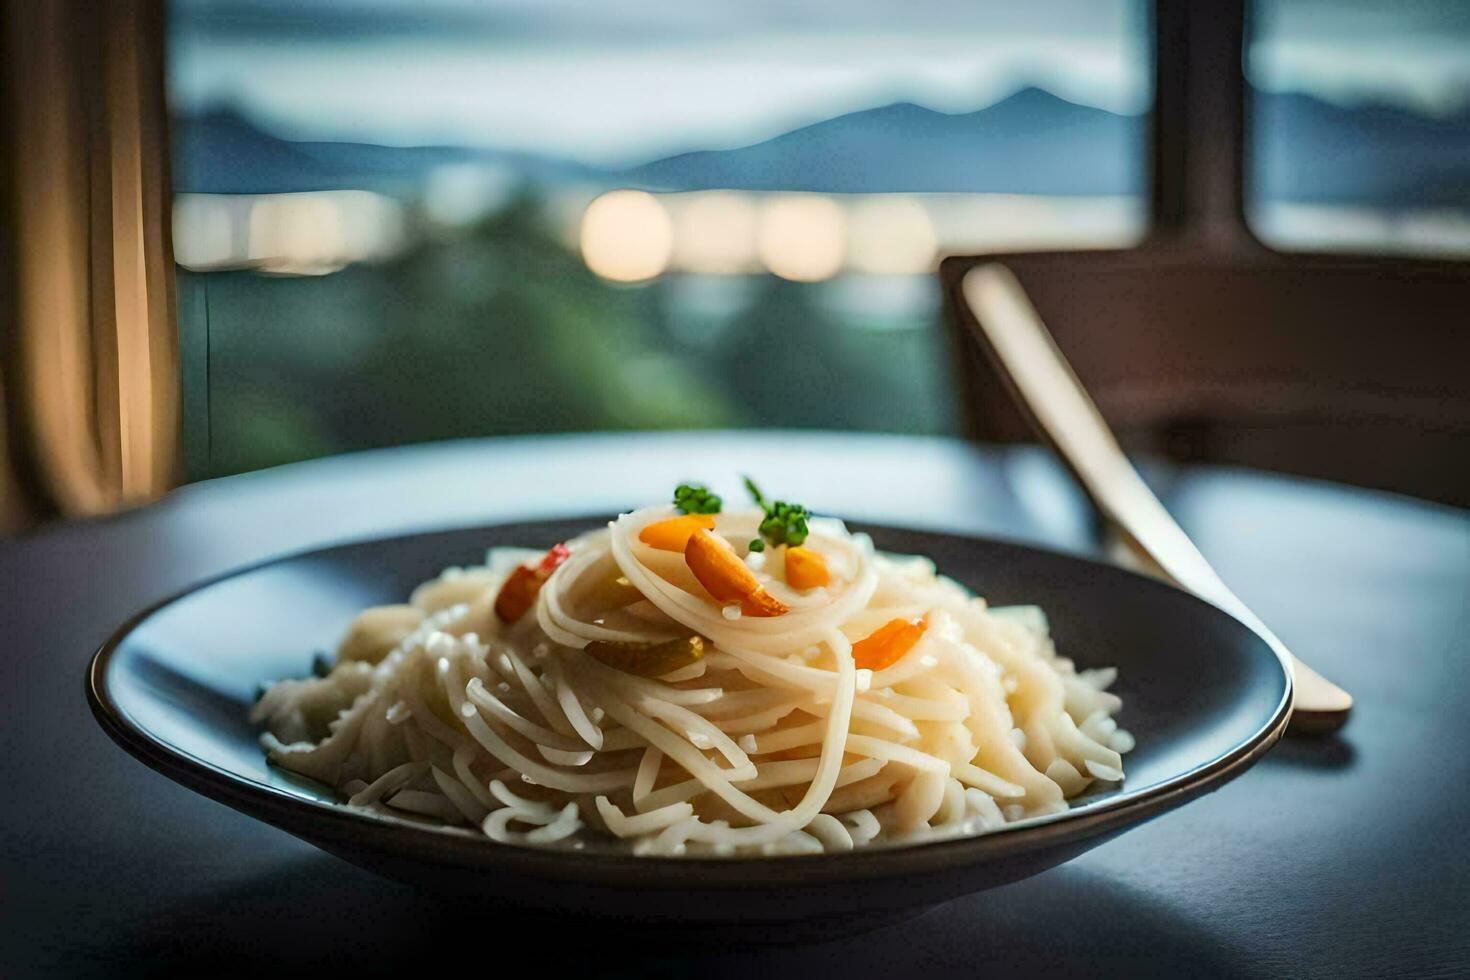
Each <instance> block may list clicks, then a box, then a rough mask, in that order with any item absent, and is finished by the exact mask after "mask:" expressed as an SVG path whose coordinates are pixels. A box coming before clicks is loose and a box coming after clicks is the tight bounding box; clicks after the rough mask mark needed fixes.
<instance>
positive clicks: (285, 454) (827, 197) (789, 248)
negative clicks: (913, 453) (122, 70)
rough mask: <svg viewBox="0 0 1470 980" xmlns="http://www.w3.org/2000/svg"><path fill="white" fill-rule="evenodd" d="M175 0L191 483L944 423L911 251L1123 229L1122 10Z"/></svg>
mask: <svg viewBox="0 0 1470 980" xmlns="http://www.w3.org/2000/svg"><path fill="white" fill-rule="evenodd" d="M171 9H172V21H171V29H170V41H171V54H170V64H169V87H170V99H171V106H172V112H173V127H174V129H173V133H174V143H175V148H174V182H175V188H176V191H177V197H176V204H175V251H176V255H177V258H178V261H179V263H180V266H181V270H180V299H181V302H180V310H181V326H182V329H183V331H184V337H183V343H184V356H185V363H186V365H188V366H189V367H188V370H189V371H190V378H189V382H188V389H187V392H186V398H187V400H188V405H187V408H186V413H187V416H188V433H187V436H188V447H189V454H190V460H191V464H192V469H193V472H194V473H195V474H196V475H214V474H219V473H226V472H235V471H239V470H244V469H251V468H255V467H260V466H265V465H270V464H272V463H277V462H283V461H287V460H292V459H300V458H304V457H309V456H315V455H321V454H326V453H332V452H337V451H342V450H347V449H357V448H364V447H370V446H380V445H391V444H397V443H404V442H411V441H419V440H426V439H441V438H450V437H459V436H475V435H487V434H499V433H519V432H547V431H576V430H594V429H624V428H668V427H680V428H687V427H715V426H801V427H818V428H839V429H864V430H878V431H902V432H917V433H949V432H952V431H954V430H955V428H956V426H957V414H958V412H957V408H956V398H955V396H954V392H953V386H952V379H951V377H950V373H949V367H948V366H947V364H946V360H945V357H944V354H943V345H942V337H941V334H940V331H939V326H938V315H939V312H938V306H939V298H938V293H937V286H936V283H935V280H934V277H933V270H934V268H935V266H936V263H937V261H938V257H939V256H941V255H943V254H945V253H947V252H973V251H982V250H1003V249H1015V248H1031V247H1087V246H1096V245H1113V244H1126V243H1128V242H1130V241H1132V240H1134V239H1135V238H1136V237H1137V236H1138V235H1139V234H1140V233H1141V231H1142V228H1143V223H1144V203H1143V201H1144V196H1143V195H1142V193H1141V190H1142V184H1143V180H1144V165H1143V159H1144V133H1145V127H1144V126H1143V123H1142V118H1143V117H1142V113H1144V112H1145V111H1146V109H1147V106H1148V104H1149V101H1150V92H1149V84H1150V83H1149V59H1148V57H1147V55H1146V42H1145V27H1146V10H1145V9H1143V6H1142V4H1141V3H1139V2H1133V0H1107V2H1097V0H1044V2H1035V3H1030V4H1024V5H1017V4H1011V3H1002V2H978V3H973V4H953V3H948V2H946V3H942V4H941V3H938V2H929V0H918V2H912V0H911V2H908V3H904V4H882V5H880V4H857V5H854V4H851V3H845V2H839V0H812V2H804V3H787V4H770V5H764V4H763V5H742V4H723V3H711V2H688V3H682V4H678V5H669V4H652V3H646V2H628V3H621V4H606V3H592V2H571V0H555V2H535V3H533V2H530V0H494V2H488V3H467V2H453V0H436V2H432V3H424V2H411V0H380V2H376V3H373V4H358V5H352V6H348V7H344V6H342V5H338V4H334V3H328V2H325V0H318V2H311V0H271V2H262V0H257V2H247V0H225V2H204V0H194V2H178V3H175V4H174V5H173V6H172V8H171Z"/></svg>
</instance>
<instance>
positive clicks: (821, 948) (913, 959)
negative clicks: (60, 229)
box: [0, 433, 1470, 980]
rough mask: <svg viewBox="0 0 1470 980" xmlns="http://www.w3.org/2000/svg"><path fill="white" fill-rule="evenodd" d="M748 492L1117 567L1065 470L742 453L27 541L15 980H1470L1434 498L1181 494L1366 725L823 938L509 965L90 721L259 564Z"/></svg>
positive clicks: (472, 461)
mask: <svg viewBox="0 0 1470 980" xmlns="http://www.w3.org/2000/svg"><path fill="white" fill-rule="evenodd" d="M737 470H740V471H750V472H752V473H753V474H754V475H756V476H758V477H765V478H766V480H767V482H768V483H769V484H770V485H771V486H773V487H774V486H776V485H779V486H780V488H781V492H782V493H783V495H787V496H789V497H792V498H796V499H800V500H803V501H807V502H809V503H811V504H813V505H815V506H817V507H818V508H820V509H822V510H826V511H828V512H832V513H838V514H841V515H843V516H846V517H851V518H859V519H866V520H871V521H880V522H887V523H892V524H899V525H908V526H913V527H926V528H940V529H946V530H958V531H966V532H975V533H983V534H988V535H994V536H1000V537H1007V538H1012V539H1020V540H1025V541H1030V542H1035V543H1039V544H1042V545H1046V546H1049V547H1052V548H1059V549H1064V550H1070V551H1079V552H1090V551H1094V550H1095V544H1094V540H1093V529H1092V524H1091V522H1090V520H1089V518H1088V516H1087V512H1086V510H1085V508H1084V507H1083V506H1082V502H1081V501H1080V500H1079V498H1078V497H1077V495H1076V493H1075V491H1074V490H1073V489H1072V488H1071V486H1070V485H1069V484H1068V483H1067V481H1066V479H1065V478H1064V477H1063V475H1062V474H1061V472H1060V470H1059V469H1058V468H1057V466H1056V465H1055V464H1054V463H1053V462H1052V461H1051V460H1050V459H1048V458H1047V457H1046V456H1044V455H1043V454H1042V453H1040V452H1039V451H1037V450H1011V451H1000V450H984V449H975V448H973V447H968V446H964V445H961V444H958V443H951V442H946V441H939V440H918V439H907V438H894V437H879V436H855V435H816V434H783V435H772V434H762V435H750V434H733V433H732V434H669V435H640V436H589V437H567V438H555V439H517V440H497V441H484V442H466V443H452V444H444V445H437V446H428V447H418V448H412V449H403V450H392V451H385V452H379V453H369V454H363V455H357V456H349V457H341V458H337V459H332V460H325V461H321V462H315V463H309V464H301V465H297V466H292V467H286V468H282V469H278V470H272V471H267V472H262V473H256V474H250V475H246V476H240V477H233V478H229V479H225V480H218V481H213V482H210V483H205V484H199V485H195V486H191V487H187V488H185V489H183V490H180V491H178V492H177V493H175V494H174V495H173V496H172V497H171V498H169V499H168V500H166V501H164V502H163V503H161V504H159V505H156V506H154V507H151V508H148V509H146V510H143V511H138V512H135V513H131V514H126V515H123V516H120V517H115V518H110V519H105V520H97V521H85V522H76V523H71V524H65V525H61V526H57V527H53V528H50V529H46V530H43V531H41V532H37V533H32V534H30V535H27V536H24V537H21V538H19V539H17V540H13V541H9V542H4V543H0V586H3V594H0V626H3V633H0V636H3V640H0V651H3V652H0V670H3V671H4V675H3V692H4V696H5V697H4V721H3V723H0V738H3V742H4V752H3V753H0V773H3V786H4V787H5V789H6V790H7V796H8V798H7V800H6V804H5V805H4V807H3V808H0V821H3V828H4V832H3V838H0V839H3V846H4V872H3V885H0V887H3V903H4V904H3V907H4V912H3V922H0V974H3V975H5V976H30V975H50V976H57V975H62V976H66V975H78V974H83V975H85V974H106V975H118V974H122V973H126V972H131V971H138V972H147V973H150V974H159V973H172V972H174V971H176V970H183V969H188V970H190V971H191V972H192V971H195V970H197V971H199V972H200V973H203V971H205V970H209V971H210V972H241V973H245V972H250V973H255V974H257V975H269V974H268V973H265V972H263V971H268V970H272V969H275V970H279V969H280V968H281V967H286V966H290V965H293V964H295V965H307V964H310V965H319V966H322V967H327V968H329V969H331V970H332V971H333V972H334V974H336V975H343V974H345V973H346V971H348V970H357V969H359V968H363V967H366V968H368V969H369V970H372V971H375V972H376V971H387V970H390V969H396V970H401V968H403V967H407V968H408V969H410V970H414V971H415V972H414V973H413V974H412V975H424V973H423V968H424V967H426V966H428V965H429V964H431V963H432V964H436V965H437V964H444V965H448V961H447V960H445V957H447V956H452V955H456V954H459V953H464V952H469V953H476V952H480V953H483V954H484V955H485V956H486V958H487V961H489V962H494V960H491V959H490V957H491V956H492V954H491V950H492V949H495V950H496V951H497V952H498V951H504V950H510V949H519V950H525V951H530V952H531V953H532V955H533V956H534V957H535V960H533V962H536V963H538V968H537V969H538V973H539V972H540V969H542V968H543V967H540V966H539V964H540V963H544V965H545V967H547V968H551V969H552V972H551V973H549V974H545V975H548V976H552V975H558V974H560V973H561V972H562V969H558V968H564V969H566V970H568V971H569V970H573V969H575V970H578V971H587V972H588V974H589V975H596V976H609V975H623V974H636V975H642V976H646V975H687V974H690V973H693V972H695V971H698V972H699V973H700V974H701V975H703V976H706V977H717V976H731V977H740V978H742V980H749V978H751V977H753V976H759V977H762V978H766V977H772V976H785V975H788V974H789V975H793V976H813V975H818V976H820V975H843V976H848V977H865V976H874V975H884V976H888V977H907V976H926V977H947V976H978V975H983V974H991V975H1004V976H1012V975H1019V976H1040V975H1048V976H1061V975H1083V974H1086V975H1108V976H1140V975H1160V976H1172V975H1180V974H1183V973H1186V972H1187V973H1192V974H1196V975H1200V974H1203V975H1217V974H1228V975H1236V976H1261V977H1278V976H1334V977H1347V976H1367V975H1383V976H1467V975H1470V847H1467V844H1466V834H1467V832H1470V805H1467V800H1470V790H1467V785H1470V761H1467V752H1466V742H1467V737H1470V721H1467V717H1470V716H1467V712H1466V705H1467V702H1470V649H1467V644H1466V641H1465V637H1466V633H1467V627H1470V615H1467V605H1470V515H1467V513H1466V512H1463V511H1454V510H1448V509H1445V508H1442V507H1438V506H1434V505H1431V504H1426V503H1422V502H1418V501H1414V500H1409V499H1405V498H1402V497H1394V496H1389V495H1384V494H1376V493H1369V492H1365V491H1360V490H1354V489H1349V488H1345V487H1338V486H1331V485H1326V484H1320V483H1311V482H1306V481H1298V480H1291V479H1286V478H1283V477H1277V476H1267V475H1264V474H1258V473H1248V472H1241V471H1233V470H1219V469H1209V468H1186V469H1182V470H1180V469H1156V470H1154V471H1153V472H1152V474H1151V479H1152V480H1153V481H1154V482H1155V485H1156V487H1157V488H1158V489H1159V491H1160V493H1161V496H1163V498H1164V500H1165V502H1166V503H1167V504H1168V506H1169V507H1170V509H1171V510H1172V511H1173V512H1174V513H1175V515H1176V516H1177V517H1178V518H1179V519H1180V521H1181V523H1183V525H1184V526H1185V528H1186V530H1188V531H1189V532H1190V533H1191V534H1192V535H1193V536H1194V537H1195V539H1196V541H1197V542H1198V543H1199V545H1200V547H1201V549H1202V550H1203V551H1204V552H1205V554H1206V555H1207V556H1208V557H1209V558H1210V559H1211V560H1212V561H1214V562H1215V563H1216V565H1217V567H1218V568H1219V570H1220V572H1221V573H1222V575H1223V576H1224V577H1225V579H1226V580H1227V581H1228V582H1230V583H1231V584H1232V585H1233V586H1235V587H1236V589H1237V591H1238V592H1239V593H1240V595H1241V596H1242V598H1244V599H1245V601H1246V602H1247V603H1248V604H1250V605H1251V606H1252V607H1253V608H1255V610H1256V611H1257V612H1258V613H1259V614H1260V615H1261V617H1262V618H1263V619H1264V620H1265V621H1266V622H1268V623H1270V624H1271V625H1272V626H1273V627H1274V628H1275V629H1276V631H1277V632H1278V633H1279V634H1280V635H1281V637H1282V638H1283V639H1284V640H1285V641H1286V643H1287V645H1288V646H1290V647H1291V649H1292V650H1294V651H1295V652H1296V653H1297V654H1298V655H1299V656H1301V657H1302V658H1303V659H1304V660H1306V661H1307V662H1308V663H1311V664H1313V665H1314V666H1316V667H1317V668H1318V669H1320V670H1322V671H1323V672H1324V673H1326V674H1327V675H1329V676H1330V677H1332V678H1334V679H1335V680H1337V681H1338V682H1340V683H1341V684H1343V685H1344V686H1345V687H1347V688H1348V689H1349V690H1351V691H1352V692H1353V693H1354V695H1355V696H1356V697H1357V705H1358V706H1357V709H1356V712H1355V714H1354V716H1353V719H1352V721H1351V723H1350V725H1349V727H1348V728H1347V729H1346V730H1345V731H1344V732H1343V733H1342V734H1341V735H1340V736H1338V737H1335V738H1330V739H1325V740H1320V739H1319V740H1301V739H1289V740H1287V741H1284V742H1283V743H1281V744H1280V745H1279V746H1278V747H1277V748H1276V749H1275V750H1273V751H1272V753H1271V754H1270V755H1269V756H1268V757H1267V758H1266V760H1265V761H1264V762H1263V763H1261V764H1260V765H1259V766H1257V767H1256V768H1255V769H1253V770H1252V771H1251V772H1249V773H1247V774H1246V775H1245V776H1244V777H1242V778H1241V779H1239V780H1236V781H1235V782H1233V783H1231V784H1229V785H1228V786H1226V787H1225V788H1224V789H1222V790H1221V791H1219V792H1218V793H1215V794H1213V795H1211V796H1208V797H1206V798H1204V799H1202V800H1200V801H1198V802H1196V803H1193V804H1191V805H1189V806H1187V807H1185V808H1184V809H1182V810H1180V811H1178V812H1175V813H1171V814H1168V815H1166V816H1164V817H1162V818H1160V819H1158V820H1156V821H1154V822H1153V823H1150V824H1148V825H1145V826H1144V827H1142V828H1139V829H1137V830H1134V831H1132V832H1130V833H1128V834H1125V835H1124V836H1123V837H1121V838H1119V839H1118V840H1116V841H1113V842H1111V843H1109V844H1107V845H1105V846H1103V847H1101V848H1099V849H1098V850H1095V851H1093V852H1091V853H1089V854H1087V855H1085V856H1084V857H1082V858H1080V859H1078V860H1076V861H1074V862H1072V863H1070V864H1068V865H1065V866H1063V867H1061V868H1058V869H1056V870H1053V871H1050V872H1047V873H1046V874H1043V875H1040V876H1038V877H1036V878H1033V879H1030V880H1029V881H1024V882H1020V883H1018V884H1014V885H1010V886H1007V887H1005V888H1001V889H998V890H995V891H992V892H989V893H985V894H981V895H976V896H972V897H970V898H966V899H962V900H959V901H956V902H954V903H952V904H950V905H948V906H945V907H943V908H941V909H940V910H938V911H936V912H933V913H931V914H929V915H928V916H926V917H924V918H922V919H919V920H916V921H913V922H911V923H908V924H905V925H901V926H897V927H894V928H891V929H888V930H885V931H880V932H876V933H870V934H868V935H865V936H859V937H855V938H852V939H847V940H843V941H839V942H833V943H827V944H823V945H818V946H808V947H800V948H761V947H742V948H720V949H710V950H687V949H686V950H670V949H666V948H662V949H661V948H658V947H657V946H651V945H650V944H648V943H645V942H640V940H639V937H638V936H637V934H636V933H633V934H630V935H627V936H626V938H625V939H623V940H622V941H619V937H617V936H612V937H607V936H597V937H588V941H585V942H579V941H578V937H576V936H575V935H568V933H567V930H566V929H565V928H564V926H563V924H562V923H559V922H557V921H552V920H547V921H538V920H535V919H528V920H526V921H520V922H517V923H516V924H515V926H514V935H513V936H511V937H507V940H506V941H505V942H504V943H496V942H495V940H496V932H497V929H496V925H497V924H496V922H495V921H493V920H491V919H489V918H488V917H486V916H484V915H482V914H481V913H480V910H477V909H474V908H465V907H462V906H455V905H452V904H450V903H448V902H446V901H443V900H440V899H437V898H435V897H434V896H430V895H425V894H421V893H418V892H416V891H414V890H413V889H411V888H408V887H406V886H403V885H399V884H395V883H391V882H386V881H382V880H379V879H377V878H375V877H373V876H371V875H369V874H367V873H366V872H362V871H359V870H357V869H356V868H354V867H351V866H349V865H347V864H345V863H343V862H341V861H338V860H336V859H335V858H332V857H329V856H327V855H325V854H323V853H320V852H318V851H316V850H314V849H313V848H312V847H310V846H309V845H306V844H304V843H301V842H299V841H297V840H295V839H294V838H292V837H289V836H287V835H286V834H283V833H281V832H279V831H277V830H274V829H272V828H270V827H267V826H264V825H262V824H258V823H256V822H254V821H252V820H250V819H248V818H246V817H244V816H241V815H239V814H237V813H235V812H233V811H231V810H229V809H226V808H225V807H224V806H222V805H220V804H217V803H213V802H211V801H209V800H206V799H204V798H203V797H200V796H196V795H194V794H193V793H191V792H189V791H188V790H185V789H183V788H181V787H179V786H176V785H174V784H173V783H171V782H169V781H168V780H166V779H165V778H163V777H162V776H159V775H157V774H155V773H153V772H152V771H150V770H148V769H146V768H145V767H144V766H143V765H142V764H141V763H138V762H135V761H134V760H133V759H132V758H130V757H129V756H127V755H125V754H124V753H123V752H122V750H121V749H118V748H117V747H115V746H114V745H113V744H112V743H111V742H110V741H108V739H107V738H106V736H105V735H103V734H102V732H101V730H100V729H99V728H98V727H97V726H96V724H95V723H94V722H93V720H92V718H91V716H90V713H89V712H88V710H87V706H86V704H85V701H84V699H83V696H82V676H83V670H84V667H85V665H86V663H87V661H88V659H89V657H90V656H91V654H92V652H93V650H94V649H95V648H96V647H97V645H98V644H99V643H100V642H101V641H102V640H103V639H104V638H105V637H106V636H107V634H108V633H109V632H110V630H111V629H112V627H113V626H114V625H115V624H116V623H118V622H119V621H121V620H122V619H124V618H125V617H126V616H127V615H128V614H129V613H131V612H133V611H135V610H136V609H137V608H139V607H140V606H143V605H145V604H147V603H149V602H152V601H154V600H155V599H158V598H160V597H162V596H164V595H167V594H169V593H171V592H174V591H177V590H179V589H181V588H184V587H186V586H187V585H189V584H190V583H192V582H194V581H197V580H199V579H201V578H204V577H206V576H210V575H214V574H217V573H219V572H221V571H225V570H227V569H229V568H231V567H234V566H238V565H242V564H245V563H248V562H253V561H256V560H258V559H261V558H265V557H267V556H270V555H275V554H279V553H282V552H285V551H291V550H299V549H302V548H308V547H315V546H318V545H322V544H326V543H328V542H336V541H341V540H346V539H353V538H363V537H370V536H377V535H382V534H391V533H395V532H401V531H407V530H410V529H423V528H432V527H450V526H456V525H470V524H477V523H489V522H494V521H498V520H511V519H520V518H534V517H550V516H558V515H574V514H590V513H596V512H610V511H614V510H617V509H620V508H626V507H628V506H630V505H633V504H638V503H643V502H646V501H648V500H656V499H662V498H663V497H664V496H665V495H666V494H667V493H668V491H669V487H670V486H672V485H673V483H675V482H676V481H678V480H681V479H686V478H690V477H694V478H699V479H705V480H708V481H711V482H715V483H733V476H734V473H735V472H736V471H737ZM492 944H493V945H492ZM500 955H504V954H503V953H501V954H500ZM498 959H499V956H495V960H498ZM502 962H503V961H502ZM497 965H498V964H497ZM487 969H495V967H487ZM339 971H340V972H339ZM496 972H499V971H498V970H497V971H496Z"/></svg>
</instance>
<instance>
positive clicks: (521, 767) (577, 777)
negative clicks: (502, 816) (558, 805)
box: [444, 684, 637, 793]
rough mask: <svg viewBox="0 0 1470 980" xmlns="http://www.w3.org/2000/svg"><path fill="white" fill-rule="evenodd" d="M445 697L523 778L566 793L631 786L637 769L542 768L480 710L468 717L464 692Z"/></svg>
mask: <svg viewBox="0 0 1470 980" xmlns="http://www.w3.org/2000/svg"><path fill="white" fill-rule="evenodd" d="M444 693H445V695H446V696H447V697H448V698H449V704H450V707H452V708H453V709H454V711H455V712H456V713H457V714H458V715H459V716H460V717H461V718H463V719H464V725H465V728H466V729H468V730H469V733H470V735H471V737H473V738H474V740H475V741H476V742H479V743H480V746H481V747H482V748H483V749H484V750H485V751H486V752H488V753H490V755H492V756H493V757H495V758H496V759H498V760H500V762H501V763H503V764H504V765H507V766H510V767H511V768H512V769H514V770H516V771H517V772H519V773H520V775H521V776H522V778H526V777H529V778H530V779H531V780H532V781H533V782H535V783H536V784H537V785H540V786H546V787H548V788H550V789H559V790H561V791H562V792H564V793H607V792H611V791H612V790H616V789H623V788H625V787H628V786H631V785H632V783H633V777H634V775H635V774H636V772H637V771H636V770H633V769H627V770H615V771H613V772H606V773H596V774H593V773H575V774H574V773H566V772H562V771H561V770H559V769H553V768H552V767H550V766H546V765H542V764H541V763H539V762H537V761H536V760H535V759H532V758H530V757H529V756H526V755H523V754H522V753H520V752H517V751H516V750H515V749H514V748H512V747H511V745H510V743H509V742H507V741H505V739H503V738H501V737H500V735H499V734H497V733H496V732H495V730H494V729H492V728H491V727H490V726H489V725H487V724H486V723H485V719H484V718H483V717H481V716H480V712H479V710H478V709H476V710H474V711H473V712H471V713H470V714H468V715H466V714H464V711H463V706H464V705H466V704H468V703H469V702H467V701H466V700H465V697H464V693H463V692H462V691H460V690H458V689H457V688H455V687H454V686H453V685H452V684H446V685H445V688H444Z"/></svg>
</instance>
